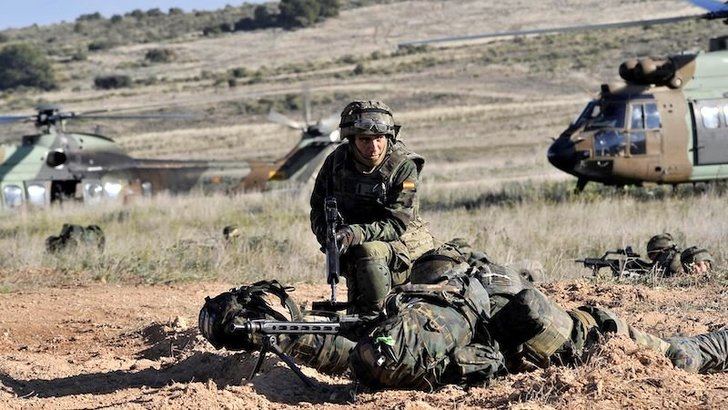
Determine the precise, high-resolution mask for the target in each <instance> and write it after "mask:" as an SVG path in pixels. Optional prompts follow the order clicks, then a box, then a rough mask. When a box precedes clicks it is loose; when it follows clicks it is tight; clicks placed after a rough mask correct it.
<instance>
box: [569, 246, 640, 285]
mask: <svg viewBox="0 0 728 410" xmlns="http://www.w3.org/2000/svg"><path fill="white" fill-rule="evenodd" d="M610 255H618V256H622V257H621V258H609V256H610ZM576 262H579V263H583V264H584V266H585V267H587V268H591V269H592V272H593V274H594V276H597V274H598V273H599V270H600V269H602V268H609V269H611V270H612V275H614V276H615V277H618V278H619V277H622V276H624V275H627V276H630V277H632V276H639V275H641V274H644V273H646V272H648V271H649V270H650V269H651V265H650V264H649V263H648V262H645V261H643V260H642V259H640V255H639V254H637V253H634V251H632V247H631V246H627V247H626V248H624V249H622V248H619V249H616V250H613V251H607V252H606V253H605V254H604V255H602V257H601V258H584V259H577V260H576Z"/></svg>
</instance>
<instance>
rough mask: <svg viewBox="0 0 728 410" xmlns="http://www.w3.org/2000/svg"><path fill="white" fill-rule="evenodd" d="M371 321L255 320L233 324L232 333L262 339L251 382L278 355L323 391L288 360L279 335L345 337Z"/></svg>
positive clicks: (337, 318) (355, 318)
mask: <svg viewBox="0 0 728 410" xmlns="http://www.w3.org/2000/svg"><path fill="white" fill-rule="evenodd" d="M367 322H368V321H367V320H364V319H362V318H360V317H359V316H357V315H342V316H339V315H334V316H332V321H316V322H306V321H291V322H286V321H278V320H269V319H253V320H248V321H245V322H243V323H242V324H236V323H231V324H230V325H229V331H230V332H231V333H233V334H238V335H241V336H244V337H246V338H247V340H252V339H253V338H254V337H260V339H261V341H262V343H261V347H260V352H259V355H258V361H257V362H256V363H255V367H253V371H252V372H251V373H250V376H249V377H248V380H252V379H253V377H255V375H256V374H257V373H258V372H259V371H260V367H261V366H262V365H263V360H265V356H266V354H267V353H268V352H272V353H275V354H276V355H277V356H278V357H279V358H280V359H281V360H283V362H284V363H285V364H286V365H287V366H288V368H290V369H291V370H292V371H293V372H294V373H295V374H296V376H298V378H299V379H301V381H303V382H304V383H305V384H306V386H308V387H310V388H314V389H316V388H319V389H320V388H321V386H320V385H319V384H318V383H316V382H315V381H313V380H312V379H311V378H310V377H308V376H306V375H305V374H303V372H302V371H301V368H300V367H298V365H297V364H296V363H295V362H294V361H293V359H292V358H291V357H290V356H288V355H287V354H286V353H285V352H283V350H281V348H280V346H278V336H280V335H342V334H347V333H348V332H350V331H353V330H357V329H361V328H362V325H365V324H366V323H367Z"/></svg>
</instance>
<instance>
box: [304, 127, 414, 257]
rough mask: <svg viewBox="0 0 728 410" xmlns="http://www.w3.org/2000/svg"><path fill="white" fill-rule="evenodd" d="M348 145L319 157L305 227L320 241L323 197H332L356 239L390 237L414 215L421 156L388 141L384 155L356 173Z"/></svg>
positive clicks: (323, 229) (322, 237) (398, 233)
mask: <svg viewBox="0 0 728 410" xmlns="http://www.w3.org/2000/svg"><path fill="white" fill-rule="evenodd" d="M350 150H351V147H350V145H349V144H341V145H340V146H339V147H338V148H336V150H335V151H334V152H332V153H331V154H330V155H329V156H328V157H327V158H326V160H325V161H324V164H323V166H322V167H321V170H320V171H319V174H318V176H317V177H316V183H315V185H314V189H313V193H312V194H311V229H312V230H313V233H314V234H315V235H316V239H318V241H319V243H321V244H323V243H324V242H325V240H326V235H325V233H326V219H325V215H324V199H325V198H326V197H327V196H334V197H335V198H336V201H337V203H338V207H339V213H340V214H341V216H342V218H343V222H344V223H345V224H347V225H349V226H350V227H351V228H352V230H354V232H355V234H356V235H358V237H360V238H362V239H363V240H362V242H369V241H385V242H390V241H395V240H397V239H399V238H400V236H401V235H402V234H403V233H404V232H405V230H406V229H407V227H408V226H409V225H410V224H411V223H412V222H415V220H417V219H418V208H419V202H418V198H417V186H418V185H419V173H420V171H421V170H422V166H423V165H424V162H425V160H424V158H422V157H421V156H419V155H417V154H415V153H412V152H410V151H409V150H408V149H407V148H406V147H405V146H404V144H403V143H402V142H399V141H397V142H396V143H394V144H390V146H389V148H388V152H387V157H386V158H385V159H384V161H382V163H381V164H380V165H379V166H378V167H377V168H376V169H375V170H374V171H373V172H371V173H363V172H361V171H359V170H358V169H357V168H356V166H355V164H354V158H353V156H354V154H353V153H352V152H351V151H350Z"/></svg>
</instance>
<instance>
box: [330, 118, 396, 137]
mask: <svg viewBox="0 0 728 410" xmlns="http://www.w3.org/2000/svg"><path fill="white" fill-rule="evenodd" d="M344 127H354V128H356V129H358V130H361V131H369V132H373V133H377V134H388V133H391V132H392V128H393V127H392V126H391V125H389V124H386V123H384V122H381V121H376V120H373V119H370V118H360V119H357V120H355V121H353V122H350V123H348V124H342V128H344Z"/></svg>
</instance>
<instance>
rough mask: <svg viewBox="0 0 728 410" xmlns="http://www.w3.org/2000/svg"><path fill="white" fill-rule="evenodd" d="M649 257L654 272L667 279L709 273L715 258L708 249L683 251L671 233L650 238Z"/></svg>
mask: <svg viewBox="0 0 728 410" xmlns="http://www.w3.org/2000/svg"><path fill="white" fill-rule="evenodd" d="M647 257H648V258H650V260H651V261H652V263H653V265H652V269H653V271H655V272H657V273H658V274H660V275H661V276H665V277H669V276H675V275H680V274H691V275H692V274H700V273H707V272H710V271H711V270H712V268H713V264H714V261H713V257H712V256H711V255H710V253H709V252H708V251H707V250H706V249H702V248H698V247H696V246H691V247H689V248H687V249H685V250H683V251H681V250H680V249H679V248H678V247H677V245H676V244H675V241H674V240H673V239H672V235H670V234H669V233H661V234H659V235H655V236H653V237H652V238H650V240H649V241H648V242H647Z"/></svg>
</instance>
